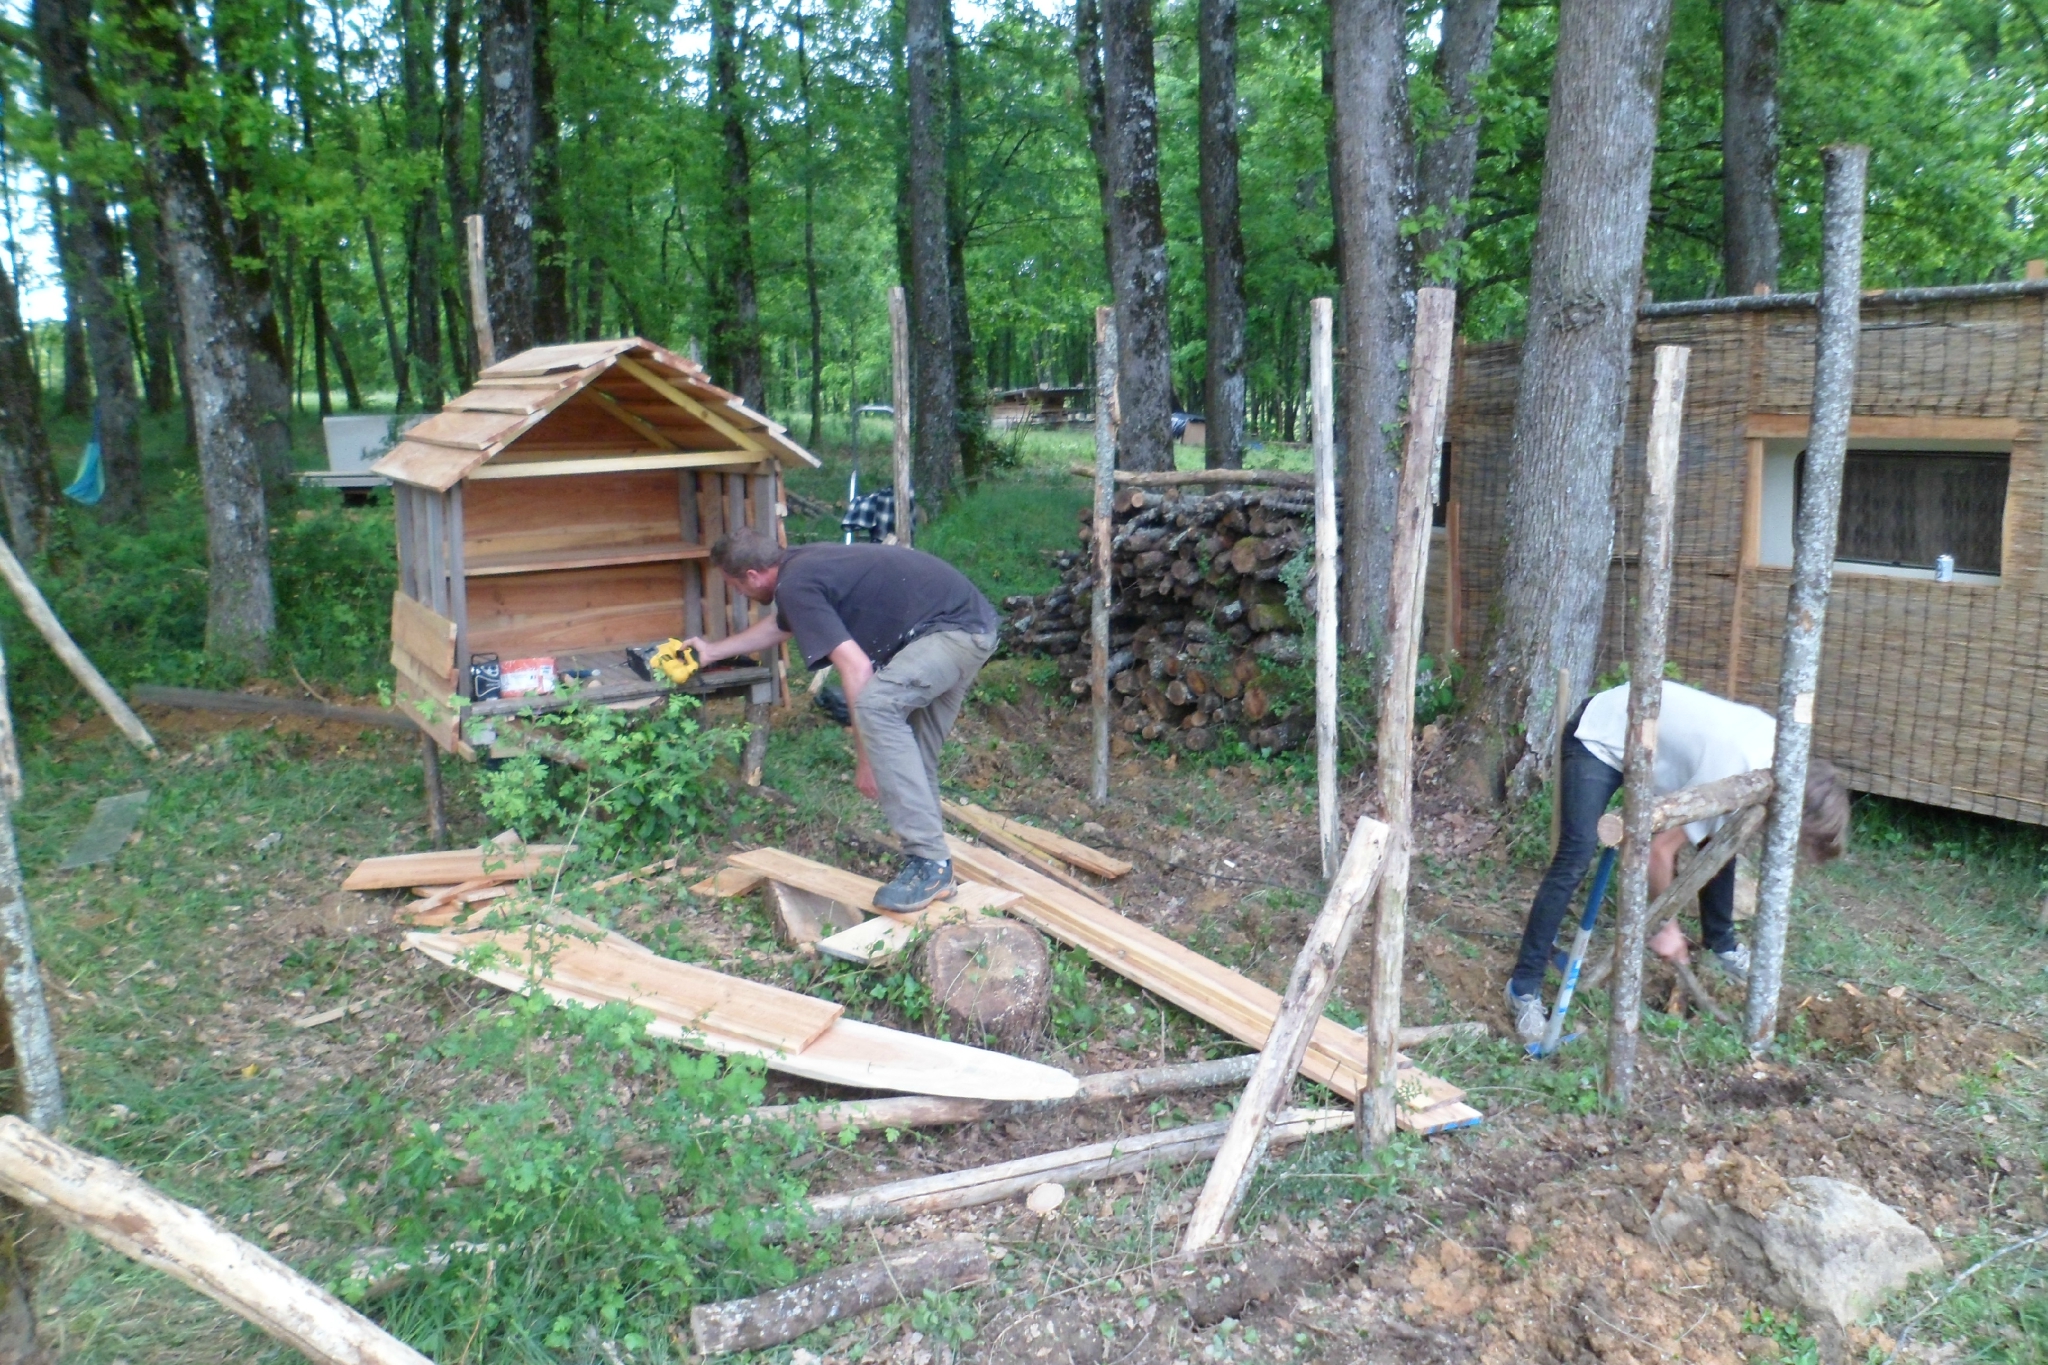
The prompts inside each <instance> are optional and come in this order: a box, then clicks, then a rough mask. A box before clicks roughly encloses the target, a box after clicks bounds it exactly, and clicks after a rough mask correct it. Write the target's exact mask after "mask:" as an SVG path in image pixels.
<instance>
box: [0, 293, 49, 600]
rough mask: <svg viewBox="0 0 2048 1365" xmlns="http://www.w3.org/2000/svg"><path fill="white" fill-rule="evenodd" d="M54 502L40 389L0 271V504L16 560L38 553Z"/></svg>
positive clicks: (16, 305)
mask: <svg viewBox="0 0 2048 1365" xmlns="http://www.w3.org/2000/svg"><path fill="white" fill-rule="evenodd" d="M56 502H57V481H56V478H55V477H54V476H53V475H52V474H51V472H50V438H49V436H48V435H47V434H46V433H45V432H44V431H43V389H42V385H41V384H40V383H39V382H38V381H37V379H36V369H35V362H34V360H33V359H32V358H31V356H30V350H29V337H28V330H27V329H26V328H25V327H23V326H22V321H21V301H20V296H19V295H18V294H16V292H15V289H14V278H13V277H12V276H11V275H8V274H6V273H5V271H4V270H0V504H4V506H5V508H6V511H7V539H8V541H9V543H10V544H12V545H13V546H14V552H15V555H16V556H17V557H18V558H21V559H24V560H29V559H33V558H35V556H36V555H37V554H38V553H40V552H41V550H42V548H43V544H44V542H45V541H46V540H47V538H48V536H49V533H50V513H51V511H52V509H53V508H54V507H55V506H56Z"/></svg>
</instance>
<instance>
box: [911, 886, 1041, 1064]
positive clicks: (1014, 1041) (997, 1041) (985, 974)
mask: <svg viewBox="0 0 2048 1365" xmlns="http://www.w3.org/2000/svg"><path fill="white" fill-rule="evenodd" d="M916 970H917V977H918V980H920V981H922V982H923V983H924V984H925V986H926V988H927V989H929V990H930V991H931V993H932V1000H933V1003H934V1004H935V1005H936V1006H937V1008H938V1012H939V1019H940V1021H941V1022H942V1023H943V1024H944V1025H945V1027H946V1031H947V1032H948V1033H949V1034H950V1035H951V1036H952V1037H954V1038H956V1039H959V1040H960V1041H962V1042H966V1043H970V1044H974V1045H976V1046H987V1047H994V1048H997V1049H999V1050H1001V1051H1004V1052H1010V1053H1017V1054H1022V1053H1026V1052H1029V1051H1031V1050H1033V1049H1035V1048H1036V1046H1037V1044H1038V1040H1039V1039H1040V1038H1041V1037H1042V1036H1043V1034H1044V1032H1045V1024H1046V1018H1047V1012H1048V1010H1049V1009H1050V1007H1051V1001H1052V956H1051V954H1050V953H1049V952H1047V950H1046V946H1045V939H1044V938H1043V937H1042V936H1040V934H1039V932H1038V931H1037V930H1036V929H1033V928H1031V927H1030V926H1029V925H1026V924H1019V923H1017V922H1016V921H1015V920H1005V919H990V918H982V919H980V920H975V921H970V922H969V923H966V924H948V925H945V926H944V927H942V928H939V929H937V930H934V931H933V932H932V934H931V935H930V937H928V938H926V939H925V941H924V946H923V948H922V949H920V950H919V952H918V955H917V968H916Z"/></svg>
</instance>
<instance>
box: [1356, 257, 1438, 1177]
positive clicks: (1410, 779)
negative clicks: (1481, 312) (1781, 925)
mask: <svg viewBox="0 0 2048 1365" xmlns="http://www.w3.org/2000/svg"><path fill="white" fill-rule="evenodd" d="M1457 317H1458V294H1457V291H1456V290H1453V289H1418V290H1417V291H1415V350H1414V353H1413V354H1412V355H1411V356H1410V359H1409V365H1408V439H1407V443H1406V449H1405V450H1403V451H1402V454H1401V484H1400V487H1399V488H1398V489H1397V490H1396V492H1395V501H1394V562H1393V568H1392V570H1391V572H1390V573H1389V575H1388V581H1387V660H1386V670H1385V673H1384V675H1383V676H1382V678H1381V681H1380V703H1379V736H1378V740H1379V770H1380V816H1381V818H1382V819H1384V820H1385V821H1386V822H1387V826H1388V835H1387V869H1386V874H1385V875H1384V876H1382V877H1381V878H1380V885H1379V891H1378V899H1377V901H1376V905H1377V907H1378V911H1377V913H1376V915H1375V916H1374V925H1373V963H1372V1000H1371V1002H1370V1003H1369V1004H1368V1006H1367V1019H1366V1044H1367V1053H1366V1057H1367V1060H1366V1070H1367V1073H1368V1074H1367V1077H1366V1082H1367V1083H1366V1086H1365V1088H1364V1089H1362V1090H1360V1091H1359V1093H1358V1118H1359V1129H1358V1131H1359V1137H1360V1139H1361V1140H1362V1141H1363V1142H1364V1143H1366V1144H1367V1145H1368V1146H1373V1147H1377V1146H1379V1145H1381V1144H1382V1143H1385V1142H1387V1141H1389V1140H1390V1139H1391V1138H1392V1137H1393V1136H1394V1117H1395V1104H1396V1101H1397V1098H1398V1097H1397V1096H1396V1095H1395V1093H1394V1074H1395V1071H1396V1070H1397V1068H1398V1066H1399V1055H1400V1042H1401V970H1402V963H1403V961H1404V959H1405V955H1406V947H1407V936H1408V859H1409V850H1410V848H1411V847H1412V845H1413V843H1414V833H1415V831H1414V758H1415V667H1416V656H1417V655H1418V654H1419V653H1420V652H1421V649H1422V602H1423V596H1424V589H1425V585H1426V584H1427V582H1428V579H1429V511H1430V508H1432V507H1433V506H1435V505H1436V483H1437V471H1438V467H1439V464H1440V463H1441V462H1440V459H1439V455H1440V452H1441V451H1442V449H1443V442H1444V412H1445V409H1446V408H1447V407H1448V405H1449V399H1450V388H1451V334H1452V331H1453V330H1454V328H1455V327H1456V324H1457Z"/></svg>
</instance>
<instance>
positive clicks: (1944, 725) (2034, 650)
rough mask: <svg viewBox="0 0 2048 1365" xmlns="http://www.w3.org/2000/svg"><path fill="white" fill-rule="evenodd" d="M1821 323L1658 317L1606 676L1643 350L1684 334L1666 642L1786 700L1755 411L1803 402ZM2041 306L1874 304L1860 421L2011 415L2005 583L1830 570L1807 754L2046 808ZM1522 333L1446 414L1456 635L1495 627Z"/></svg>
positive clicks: (2008, 809)
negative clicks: (1753, 430)
mask: <svg viewBox="0 0 2048 1365" xmlns="http://www.w3.org/2000/svg"><path fill="white" fill-rule="evenodd" d="M1814 326H1815V319H1814V316H1813V314H1812V313H1811V312H1810V311H1807V310H1799V311H1783V312H1755V313H1743V314H1733V315H1717V316H1691V317H1674V318H1658V319H1651V320H1647V321H1645V322H1644V323H1643V324H1642V326H1641V327H1640V328H1639V329H1638V337H1637V352H1636V366H1635V374H1634V381H1635V382H1634V384H1633V397H1632V402H1631V407H1630V413H1629V419H1628V423H1627V436H1626V439H1625V441H1624V444H1623V448H1622V451H1621V455H1620V461H1619V466H1618V470H1617V474H1618V477H1617V479H1616V496H1615V509H1614V510H1615V521H1616V538H1615V546H1616V555H1615V558H1614V560H1613V565H1612V569H1611V571H1610V574H1609V580H1608V595H1607V607H1606V627H1605V631H1604V634H1603V639H1602V659H1601V663H1600V667H1601V669H1602V670H1605V669H1608V668H1611V667H1612V666H1613V665H1614V663H1615V662H1616V661H1617V660H1619V659H1621V658H1623V657H1625V656H1626V649H1627V635H1628V630H1629V628H1630V625H1631V621H1630V617H1631V614H1632V597H1633V580H1634V575H1635V573H1636V571H1637V566H1636V563H1635V559H1634V549H1635V546H1636V545H1637V543H1638V540H1639V530H1638V510H1639V508H1640V506H1641V500H1642V491H1643V482H1642V477H1641V470H1642V460H1643V441H1644V427H1645V424H1646V420H1647V416H1648V409H1649V400H1650V382H1651V356H1652V353H1653V351H1654V349H1655V347H1656V346H1658V345H1660V344H1675V345H1685V346H1690V347H1691V348H1692V362H1691V371H1690V382H1689V385H1688V391H1687V399H1686V417H1685V424H1684V434H1683V441H1682V445H1681V451H1680V465H1679V482H1678V516H1677V541H1676V546H1675V563H1674V574H1673V583H1672V613H1671V633H1670V639H1671V657H1672V658H1673V659H1674V660H1675V661H1676V662H1677V663H1678V665H1679V666H1680V668H1681V669H1682V670H1683V672H1684V675H1685V677H1686V678H1687V679H1688V680H1689V681H1692V682H1695V683H1697V684H1699V685H1701V686H1704V687H1708V688H1711V689H1713V690H1715V691H1720V692H1725V693H1727V694H1729V695H1732V696H1734V697H1737V698H1739V699H1740V700H1743V701H1748V702H1752V703H1754V704H1756V705H1760V706H1764V707H1766V708H1767V709H1772V708H1774V707H1775V703H1776V695H1777V672H1778V664H1779V650H1778V642H1779V640H1780V638H1781V637H1782V634H1783V630H1784V613H1785V598H1786V592H1787V589H1788V587H1789V578H1790V575H1789V572H1788V571H1787V570H1784V569H1782V568H1778V569H1773V568H1763V567H1758V566H1755V565H1754V564H1746V563H1745V561H1744V550H1743V547H1744V528H1745V504H1746V494H1747V482H1748V478H1749V467H1750V464H1749V452H1748V449H1747V445H1746V438H1745V433H1746V432H1747V431H1748V430H1749V428H1750V424H1751V421H1752V419H1753V418H1755V417H1758V416H1767V415H1772V414H1777V415H1782V416H1788V417H1801V418H1803V417H1804V416H1805V415H1806V414H1807V413H1808V412H1809V411H1810V408H1811V404H1812V385H1813V342H1814ZM2044 340H2048V301H2044V300H2043V299H2041V298H2039V297H2034V298H2024V299H1998V300H1985V301H1969V302H1954V303H1947V304H1939V305H1928V306H1911V307H1902V306H1895V305H1886V304H1884V303H1882V302H1881V301H1880V302H1875V303H1872V304H1869V305H1866V308H1865V310H1864V315H1863V333H1862V339H1861V343H1860V348H1859V352H1858V360H1857V384H1856V401H1855V406H1854V412H1855V415H1856V417H1858V418H1907V419H1925V418H1949V419H1957V418H1980V419H1993V418H2002V419H2011V420H2012V421H2013V422H2015V423H2016V431H2015V435H2014V440H2013V450H2012V463H2011V473H2010V479H2009V482H2008V485H2007V490H2006V524H2005V567H2004V574H2003V576H2002V577H2001V579H2000V580H1999V582H1998V583H1996V584H1977V583H1935V582H1932V581H1928V580H1922V579H1908V578H1891V577H1882V576H1878V575H1873V574H1862V573H1855V572H1849V571H1844V572H1842V573H1838V574H1837V575H1836V577H1835V580H1834V591H1833V595H1832V598H1831V601H1830V605H1829V611H1828V624H1827V634H1826V637H1825V643H1824V647H1823V652H1822V661H1821V681H1820V689H1819V693H1818V696H1817V697H1816V706H1815V723H1816V732H1815V738H1814V745H1815V752H1817V753H1821V754H1825V755H1826V756H1828V757H1829V758H1831V759H1833V760H1834V761H1835V762H1836V763H1837V764H1838V765H1840V766H1841V767H1842V768H1843V769H1844V770H1845V771H1846V772H1847V773H1848V774H1849V776H1850V780H1851V782H1852V784H1853V785H1854V786H1856V787H1857V788H1858V789H1860V790H1866V791H1873V792H1880V793H1883V794H1886V795H1892V796H1899V797H1905V798H1908V799H1911V800H1916V801H1926V802H1931V803H1933V804H1937V805H1943V806H1950V807H1954V808H1957V809H1963V810H1972V811H1978V812H1981V813H1984V814H1988V815H1996V816H2002V817H2005V818H2009V819H2016V820H2025V821H2030V822H2033V823H2048V641H2044V624H2048V623H2044V617H2048V524H2044V522H2048V474H2044V467H2043V466H2044V461H2043V455H2042V441H2043V437H2044V435H2048V402H2044V398H2043V392H2044V387H2048V373H2044V362H2048V346H2044ZM1518 363H1519V348H1518V347H1517V346H1515V345H1514V344H1512V343H1503V344H1495V345H1486V346H1475V347H1469V348H1465V349H1463V350H1462V351H1461V353H1460V358H1459V364H1458V368H1457V376H1456V381H1455V387H1454V392H1453V406H1452V412H1451V418H1450V426H1449V439H1450V440H1451V442H1452V487H1453V489H1454V491H1455V495H1456V498H1457V501H1458V504H1459V508H1460V512H1461V518H1460V521H1461V526H1460V531H1459V536H1458V553H1457V559H1458V569H1459V572H1458V574H1457V578H1458V582H1457V584H1456V589H1455V590H1456V592H1457V594H1458V599H1459V606H1460V610H1459V612H1458V613H1457V615H1458V619H1459V627H1460V628H1459V630H1458V638H1459V646H1460V649H1461V650H1462V651H1463V652H1464V653H1465V654H1466V656H1467V657H1468V658H1470V657H1473V656H1475V655H1476V654H1477V653H1478V651H1480V650H1482V649H1483V648H1484V647H1485V645H1486V642H1487V638H1488V636H1489V634H1490V631H1491V629H1492V625H1493V617H1492V614H1491V607H1492V603H1493V601H1494V597H1495V595H1496V593H1497V592H1498V589H1499V583H1500V575H1501V557H1502V546H1503V543H1504V538H1505V532H1506V523H1505V507H1506V501H1507V498H1508V495H1509V488H1508V443H1509V436H1510V432H1511V429H1512V426H1513V420H1514V401H1515V385H1516V380H1517V366H1518Z"/></svg>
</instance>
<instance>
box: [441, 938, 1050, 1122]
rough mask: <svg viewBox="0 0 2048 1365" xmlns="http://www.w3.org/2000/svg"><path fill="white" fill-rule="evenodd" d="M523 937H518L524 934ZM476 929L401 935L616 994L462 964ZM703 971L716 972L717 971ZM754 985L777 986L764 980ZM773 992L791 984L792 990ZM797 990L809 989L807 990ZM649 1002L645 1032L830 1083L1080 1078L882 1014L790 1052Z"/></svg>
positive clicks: (482, 975)
mask: <svg viewBox="0 0 2048 1365" xmlns="http://www.w3.org/2000/svg"><path fill="white" fill-rule="evenodd" d="M579 927H581V926H579ZM593 927H594V926H593ZM519 937H521V938H522V939H523V938H524V934H521V935H519ZM475 938H476V936H475V935H469V934H463V935H456V934H419V933H414V934H407V935H406V943H407V945H408V946H409V947H412V948H414V949H416V950H418V951H419V952H421V953H424V954H425V955H426V956H428V957H430V958H432V959H433V960H434V961H436V962H439V963H441V964H442V965H444V966H448V967H454V968H456V969H457V970H460V971H466V972H468V973H469V974H470V975H472V976H475V977H476V978H478V979H479V980H482V981H487V982H489V983H490V984H492V985H494V986H498V987H500V988H502V989H504V990H508V991H515V992H518V993H520V994H525V993H526V992H528V991H529V990H532V989H534V987H535V986H536V984H537V985H538V987H539V989H540V990H542V991H543V992H544V993H545V994H546V995H547V996H548V997H549V998H550V999H552V1000H554V1001H555V1002H556V1003H557V1004H562V1005H582V1006H585V1007H589V1008H596V1007H597V1006H600V1005H605V1004H610V1003H613V1002H614V999H615V997H613V996H610V995H607V994H605V993H603V992H602V991H600V990H597V989H594V988H593V987H592V985H591V984H590V983H570V982H564V981H561V980H557V979H553V978H549V979H546V980H542V981H540V982H538V983H535V982H533V981H531V980H529V979H528V977H527V975H526V973H525V972H523V971H515V970H512V969H511V968H510V966H509V964H507V963H506V962H504V961H503V960H500V961H499V962H498V963H496V964H491V965H483V964H471V965H463V964H462V962H461V961H460V958H461V956H462V954H463V952H464V950H465V949H466V948H467V947H468V946H470V944H471V943H472V942H473V940H474V939H475ZM604 942H605V948H606V950H607V951H608V952H610V953H611V954H612V956H613V958H614V960H615V961H617V960H618V959H620V958H623V959H625V960H626V962H627V963H628V964H644V963H645V962H646V961H648V960H650V959H651V960H653V961H655V962H667V961H668V959H665V958H660V957H659V956H658V955H656V954H655V953H654V952H653V951H652V950H650V949H648V948H646V947H644V946H642V945H641V944H638V943H635V942H633V940H631V939H628V938H625V937H624V936H622V935H619V934H608V935H607V936H606V937H605V941H604ZM669 965H672V966H682V965H684V964H682V963H671V964H669ZM620 969H621V970H625V971H627V972H628V974H633V973H634V971H635V967H634V966H631V965H629V966H624V967H621V968H620ZM696 970H702V969H701V968H699V969H696ZM639 971H640V974H643V975H644V974H645V969H644V967H641V968H639ZM709 975H713V976H721V975H722V974H720V973H715V972H714V973H709ZM722 979H724V980H727V981H734V982H736V983H737V984H739V985H744V986H755V985H757V983H753V982H739V981H738V980H737V978H732V977H723V978H722ZM759 989H762V990H775V989H776V988H774V987H770V986H761V987H759ZM777 993H778V994H780V995H792V994H795V993H794V992H788V991H778V992H777ZM798 998H799V999H809V997H806V996H799V997H798ZM818 1003H824V1002H818ZM650 1012H651V1013H654V1018H653V1019H651V1020H650V1021H649V1022H648V1025H647V1032H648V1034H649V1035H650V1036H652V1037H656V1038H665V1039H668V1040H670V1041H672V1042H677V1043H681V1044H683V1045H684V1046H685V1047H693V1048H699V1049H701V1050H703V1051H706V1052H717V1053H722V1054H725V1055H728V1056H748V1057H758V1058H760V1059H761V1060H762V1061H763V1062H764V1063H765V1064H766V1065H767V1066H768V1067H769V1069H770V1070H774V1071H781V1072H785V1073H787V1074H789V1075H792V1076H803V1077H807V1078H808V1079H811V1080H815V1081H824V1082H826V1083H827V1084H830V1085H844V1086H852V1087H856V1088H859V1089H864V1090H885V1091H900V1092H902V1093H905V1094H917V1095H939V1096H945V1097H949V1098H954V1099H971V1100H999V1101H1005V1102H1010V1103H1030V1102H1036V1101H1040V1100H1062V1099H1067V1098H1069V1097H1071V1096H1072V1095H1073V1094H1074V1093H1075V1092H1076V1091H1077V1090H1078V1089H1079V1087H1080V1082H1079V1081H1078V1080H1077V1079H1076V1078H1075V1077H1074V1076H1073V1075H1071V1074H1070V1073H1068V1072H1065V1071H1062V1070H1060V1069H1059V1068H1058V1067H1052V1066H1045V1065H1043V1064H1041V1063H1038V1062H1032V1061H1026V1060H1025V1059H1024V1058H1022V1057H1009V1056H1005V1055H1003V1054H1002V1053H1000V1052H989V1051H987V1050H985V1049H982V1048H976V1047H968V1046H967V1045H966V1044H964V1043H949V1042H946V1041H944V1040H942V1039H938V1038H925V1037H921V1036H919V1035H917V1034H914V1033H901V1032H898V1031H897V1030H895V1029H889V1028H883V1027H881V1026H880V1025H878V1024H865V1023H862V1022H861V1021H859V1020H857V1019H847V1018H844V1017H840V1018H838V1019H835V1020H834V1021H833V1023H832V1025H831V1026H830V1027H829V1028H827V1029H826V1030H825V1031H824V1032H823V1033H822V1034H820V1035H819V1036H818V1037H817V1038H816V1039H814V1040H813V1041H812V1042H811V1043H810V1045H809V1046H807V1047H805V1048H804V1049H803V1050H802V1051H800V1052H790V1051H787V1050H784V1049H780V1048H774V1047H770V1046H767V1045H766V1044H763V1043H758V1042H754V1041H752V1040H749V1039H746V1038H741V1037H737V1036H735V1035H732V1034H725V1033H714V1032H710V1031H707V1030H705V1029H704V1028H702V1027H698V1026H692V1025H688V1024H684V1023H682V1022H679V1021H678V1020H676V1019H675V1018H672V1017H665V1016H663V1015H662V1014H660V1013H656V1012H653V1011H650Z"/></svg>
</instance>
